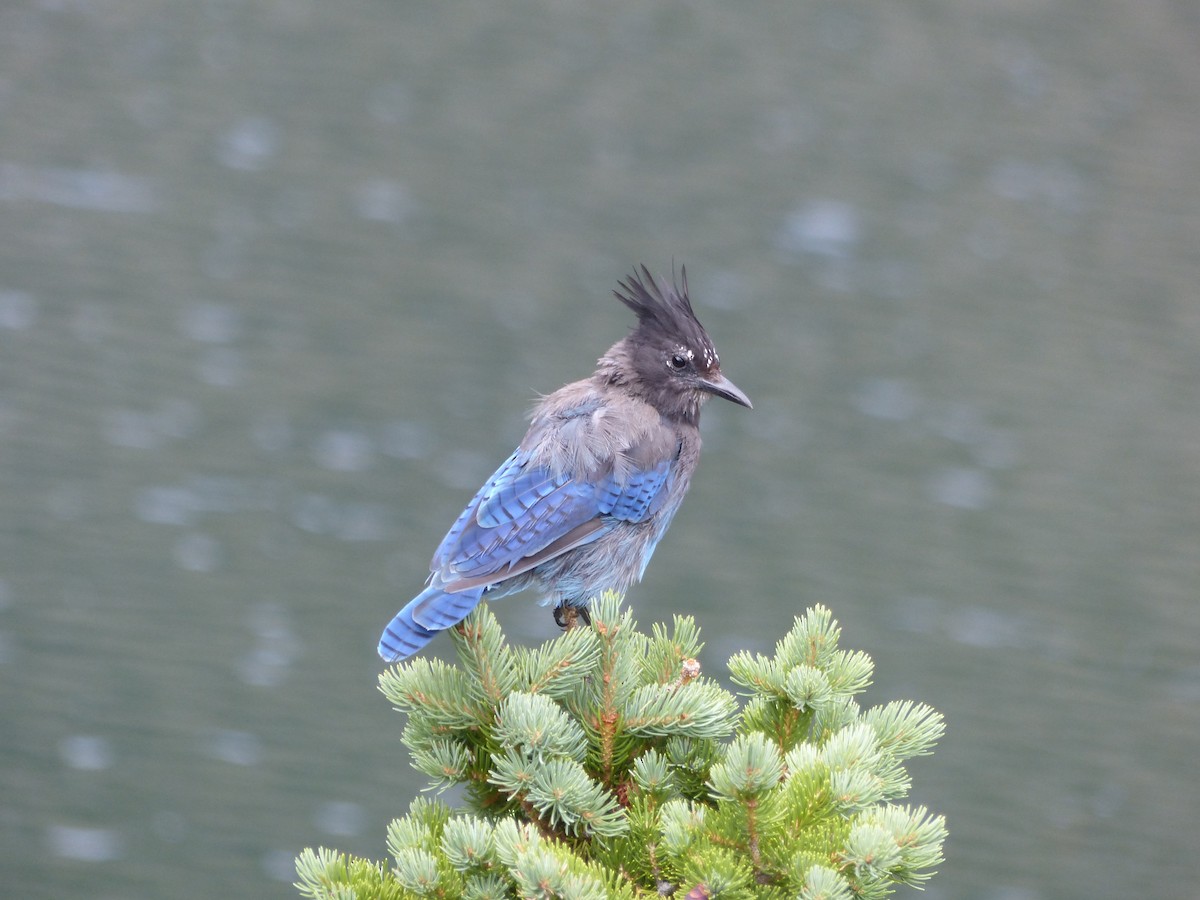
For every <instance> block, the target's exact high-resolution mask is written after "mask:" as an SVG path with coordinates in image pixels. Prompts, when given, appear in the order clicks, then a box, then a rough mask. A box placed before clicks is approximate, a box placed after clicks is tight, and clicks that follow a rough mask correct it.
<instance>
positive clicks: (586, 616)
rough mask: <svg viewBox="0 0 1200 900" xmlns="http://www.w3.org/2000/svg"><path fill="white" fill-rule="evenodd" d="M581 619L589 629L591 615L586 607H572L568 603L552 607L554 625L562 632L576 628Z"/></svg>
mask: <svg viewBox="0 0 1200 900" xmlns="http://www.w3.org/2000/svg"><path fill="white" fill-rule="evenodd" d="M581 619H582V620H583V624H584V625H585V626H588V627H591V624H592V614H591V613H590V612H588V608H587V607H586V606H573V605H572V604H570V603H560V604H559V605H558V606H556V607H554V624H555V625H557V626H558V627H559V628H561V629H562V630H563V631H570V630H571V629H572V628H578V627H579V621H580V620H581Z"/></svg>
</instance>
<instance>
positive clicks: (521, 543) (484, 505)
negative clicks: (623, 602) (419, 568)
mask: <svg viewBox="0 0 1200 900" xmlns="http://www.w3.org/2000/svg"><path fill="white" fill-rule="evenodd" d="M669 474H670V460H663V461H662V462H660V463H659V464H658V465H656V466H653V467H651V468H647V469H643V470H638V471H634V472H633V473H631V474H629V475H627V476H626V477H625V478H624V479H618V478H617V477H616V475H615V474H614V473H613V472H611V471H610V472H606V473H604V474H602V475H598V476H591V477H589V476H588V475H586V474H585V475H583V476H571V475H567V474H565V473H559V474H554V473H552V472H550V471H548V470H547V469H546V468H544V467H542V466H539V465H537V464H535V463H533V462H532V461H531V460H530V455H529V453H528V452H526V451H522V450H518V451H517V452H516V453H514V454H513V455H512V456H510V457H509V458H508V459H507V460H506V461H505V462H504V464H503V465H502V466H501V467H500V468H499V469H497V470H496V472H495V474H493V475H492V477H491V478H490V479H488V482H487V483H486V484H485V485H484V487H483V489H482V490H480V492H479V493H478V494H476V495H475V498H474V499H473V500H472V501H471V503H470V504H469V505H468V506H467V508H466V509H465V510H464V511H463V514H462V515H461V516H459V518H458V521H457V522H455V523H454V526H453V527H452V528H451V529H450V532H449V533H448V534H447V535H446V537H445V539H444V540H443V541H442V544H441V546H440V547H438V550H437V553H435V554H434V557H433V564H432V567H431V568H432V569H433V571H434V575H435V578H439V577H440V579H441V580H442V581H443V585H442V586H443V588H444V589H446V590H449V591H453V590H455V588H456V586H461V587H462V588H466V587H468V586H474V585H475V584H485V583H486V584H491V583H494V582H496V581H500V580H502V579H504V578H508V577H511V576H513V575H516V574H519V573H520V572H524V571H528V569H530V568H533V566H535V565H537V564H538V563H541V562H545V561H546V560H547V559H551V558H553V557H554V556H557V555H559V554H561V553H565V552H566V551H567V550H569V549H571V548H573V547H578V546H580V545H581V544H582V543H587V542H590V541H593V540H595V539H596V538H598V537H600V535H601V534H603V533H604V532H605V531H607V530H609V529H611V528H612V527H613V525H614V524H616V523H617V522H634V523H636V522H641V521H643V520H644V519H646V518H647V517H648V516H649V515H650V514H651V513H653V512H654V510H655V509H657V508H658V505H659V502H661V499H662V497H663V496H664V495H665V491H663V488H664V486H665V485H666V484H667V481H668V477H669Z"/></svg>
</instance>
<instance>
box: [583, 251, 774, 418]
mask: <svg viewBox="0 0 1200 900" xmlns="http://www.w3.org/2000/svg"><path fill="white" fill-rule="evenodd" d="M680 279H681V284H675V283H674V282H672V283H671V284H670V285H662V286H660V285H659V284H658V282H656V281H655V280H654V276H653V275H651V274H650V271H649V270H648V269H647V268H646V267H645V266H642V267H641V273H640V274H639V273H638V272H637V271H634V273H633V274H632V275H630V276H629V277H628V278H626V279H625V280H624V281H622V282H620V286H619V288H618V289H617V290H616V291H614V292H613V293H614V295H615V296H616V298H617V299H618V300H620V301H621V302H622V303H624V304H625V305H626V306H628V307H629V308H630V309H632V310H633V311H634V312H635V313H637V317H638V323H637V326H636V327H635V328H634V329H633V331H631V332H630V333H629V335H628V336H627V337H626V338H625V339H624V340H622V341H620V342H619V343H617V344H616V345H615V346H614V347H613V348H612V349H611V350H610V351H609V352H608V354H607V356H606V357H605V358H604V359H603V360H601V362H602V364H603V363H604V362H606V361H608V362H611V363H612V364H613V365H612V369H613V371H612V376H613V380H614V381H618V382H620V383H622V384H624V385H625V386H626V387H627V389H629V390H631V391H633V392H634V393H637V394H638V395H640V396H642V397H644V398H646V400H647V401H648V402H650V403H651V404H652V405H653V406H654V407H655V408H657V409H658V410H659V411H660V412H661V413H662V414H663V415H666V416H668V417H670V418H680V419H685V420H687V421H695V420H696V418H697V416H699V414H700V407H701V405H703V403H704V401H705V400H707V399H708V398H709V397H724V398H725V399H726V400H731V401H733V402H734V403H737V404H739V405H741V406H745V407H751V406H752V404H751V403H750V398H749V397H747V396H746V395H745V394H744V393H742V391H741V390H740V389H739V388H738V386H737V385H735V384H734V383H733V382H732V381H730V380H729V379H728V378H726V377H725V375H724V374H722V372H721V360H720V357H718V356H717V348H716V347H714V346H713V342H712V339H711V338H710V337H709V336H708V332H707V331H705V330H704V326H703V325H701V324H700V322H699V320H697V318H696V314H695V313H694V312H692V303H691V300H689V299H688V291H687V270H686V269H681V270H680Z"/></svg>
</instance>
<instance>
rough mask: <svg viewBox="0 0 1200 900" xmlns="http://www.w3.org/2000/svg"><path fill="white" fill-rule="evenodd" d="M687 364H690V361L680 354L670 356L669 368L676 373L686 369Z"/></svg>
mask: <svg viewBox="0 0 1200 900" xmlns="http://www.w3.org/2000/svg"><path fill="white" fill-rule="evenodd" d="M689 362H691V360H690V359H688V358H687V357H686V356H685V355H684V354H682V353H673V354H671V368H672V369H674V370H675V371H676V372H682V371H683V370H684V369H686V368H687V367H688V363H689Z"/></svg>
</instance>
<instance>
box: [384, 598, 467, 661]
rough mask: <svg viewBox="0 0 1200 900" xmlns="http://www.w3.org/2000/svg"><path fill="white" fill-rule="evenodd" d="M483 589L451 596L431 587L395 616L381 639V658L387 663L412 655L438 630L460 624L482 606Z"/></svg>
mask: <svg viewBox="0 0 1200 900" xmlns="http://www.w3.org/2000/svg"><path fill="white" fill-rule="evenodd" d="M482 594H483V588H475V589H473V590H469V591H463V592H462V593H458V594H448V593H446V592H445V591H443V590H440V589H438V588H435V587H428V588H426V589H425V590H423V591H422V592H421V593H419V594H418V595H417V596H415V597H413V599H412V600H410V601H409V602H408V603H407V604H406V605H405V607H404V609H402V610H400V612H398V613H396V615H395V617H394V618H393V619H392V621H391V622H389V623H388V626H387V628H385V629H384V630H383V636H382V637H380V638H379V655H380V656H381V657H383V659H384V660H385V661H386V662H399V661H400V660H402V659H405V658H407V657H409V656H412V655H413V654H414V653H416V652H417V651H418V650H420V649H421V648H422V647H424V646H425V645H426V644H428V643H429V642H430V640H432V639H433V636H434V635H436V634H437V633H438V632H439V631H443V630H445V629H447V628H450V627H451V626H453V625H457V624H458V623H459V622H461V621H462V620H463V619H465V618H466V617H467V615H468V613H470V612H471V610H473V609H474V608H475V607H476V606H478V605H479V598H480V596H481V595H482Z"/></svg>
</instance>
